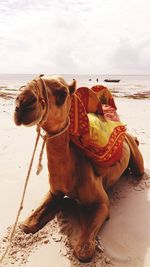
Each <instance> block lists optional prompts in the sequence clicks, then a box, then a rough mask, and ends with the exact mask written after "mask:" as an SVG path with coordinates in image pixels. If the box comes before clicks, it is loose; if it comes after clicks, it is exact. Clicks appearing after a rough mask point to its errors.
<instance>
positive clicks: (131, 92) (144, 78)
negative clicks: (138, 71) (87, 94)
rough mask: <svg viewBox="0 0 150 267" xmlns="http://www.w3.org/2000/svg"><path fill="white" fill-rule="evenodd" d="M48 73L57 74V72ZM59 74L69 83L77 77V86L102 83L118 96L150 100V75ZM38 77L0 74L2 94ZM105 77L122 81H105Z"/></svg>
mask: <svg viewBox="0 0 150 267" xmlns="http://www.w3.org/2000/svg"><path fill="white" fill-rule="evenodd" d="M48 75H50V76H51V75H54V76H55V74H48ZM57 76H62V77H63V78H64V79H65V80H66V81H67V82H68V83H71V82H72V80H73V79H76V81H77V88H78V87H81V86H87V87H89V88H91V87H92V86H93V85H98V84H102V85H104V86H106V87H108V88H109V89H110V90H111V91H112V93H113V94H114V95H115V96H117V97H129V98H130V97H131V98H136V99H141V98H147V99H149V100H150V75H107V74H102V75H101V74H93V75H91V74H86V75H79V74H59V75H58V74H57ZM36 77H38V75H37V74H0V96H1V95H2V93H5V94H7V93H8V94H9V95H13V94H14V95H15V94H16V93H17V91H18V90H19V88H20V87H21V86H23V85H25V84H27V83H28V82H30V81H31V80H32V79H34V78H36ZM105 79H111V80H116V79H117V80H120V81H119V82H105V81H104V80H105Z"/></svg>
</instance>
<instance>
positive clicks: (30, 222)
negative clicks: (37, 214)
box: [20, 216, 44, 234]
mask: <svg viewBox="0 0 150 267" xmlns="http://www.w3.org/2000/svg"><path fill="white" fill-rule="evenodd" d="M43 226H44V225H43ZM43 226H42V225H41V223H40V222H38V221H37V220H36V218H34V217H33V216H31V217H29V218H28V219H26V220H25V221H24V222H23V223H21V224H20V228H21V229H22V230H23V231H24V232H25V233H26V234H30V233H31V234H34V233H36V232H37V231H39V230H40V229H41V228H42V227H43Z"/></svg>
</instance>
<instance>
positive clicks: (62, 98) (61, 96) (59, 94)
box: [55, 90, 67, 106]
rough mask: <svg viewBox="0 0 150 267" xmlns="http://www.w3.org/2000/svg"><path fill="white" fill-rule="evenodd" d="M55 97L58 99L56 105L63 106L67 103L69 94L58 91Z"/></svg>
mask: <svg viewBox="0 0 150 267" xmlns="http://www.w3.org/2000/svg"><path fill="white" fill-rule="evenodd" d="M55 97H56V105H57V106H61V105H63V104H64V102H65V99H66V97H67V92H66V91H64V90H61V91H56V92H55Z"/></svg>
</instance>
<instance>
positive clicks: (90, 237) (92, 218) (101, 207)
mask: <svg viewBox="0 0 150 267" xmlns="http://www.w3.org/2000/svg"><path fill="white" fill-rule="evenodd" d="M93 193H95V194H96V192H93ZM108 218H109V200H108V197H107V194H106V192H105V190H104V189H103V187H101V189H100V191H99V198H97V201H95V202H93V203H89V204H88V203H87V205H86V206H85V207H84V208H83V210H81V217H80V220H81V222H80V223H81V235H80V238H79V241H78V243H77V245H76V246H75V248H74V251H75V255H76V256H77V258H78V259H79V260H81V261H83V262H85V261H89V260H90V259H91V258H92V257H93V255H94V252H95V244H96V240H95V239H96V235H97V233H98V231H99V229H100V228H101V226H102V225H103V223H104V222H105V220H106V219H108Z"/></svg>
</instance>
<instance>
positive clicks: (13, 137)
mask: <svg viewBox="0 0 150 267" xmlns="http://www.w3.org/2000/svg"><path fill="white" fill-rule="evenodd" d="M13 103H14V100H13V98H9V99H4V98H0V124H1V127H0V137H1V142H0V157H1V168H0V209H1V214H0V254H1V255H2V253H3V252H4V250H5V248H6V246H7V244H8V236H9V233H10V230H11V227H12V225H13V223H14V221H15V217H16V213H17V210H18V208H19V202H20V199H21V194H22V190H23V186H24V181H25V177H26V173H27V169H28V166H29V162H30V159H31V155H32V151H33V147H34V142H35V138H36V131H35V128H34V127H33V128H25V127H16V126H15V124H14V122H13V109H14V106H13ZM116 104H117V107H118V113H119V115H120V117H121V119H122V120H123V121H124V122H125V123H126V124H127V128H128V130H129V131H130V132H131V133H132V134H134V135H136V136H137V137H138V139H139V141H140V149H141V152H142V154H143V157H144V161H145V175H144V176H143V179H142V181H141V182H140V183H137V182H136V180H135V179H134V177H131V176H130V175H127V176H124V177H122V178H121V179H120V181H119V183H118V184H117V185H116V186H115V187H114V188H113V189H112V191H111V193H110V198H111V206H110V219H109V220H108V221H107V222H106V223H105V224H104V225H103V227H102V229H101V230H100V232H99V235H98V238H97V249H96V253H95V256H94V258H93V259H92V261H91V262H90V263H80V262H79V261H78V260H77V259H76V258H75V257H74V255H73V251H72V249H71V247H70V244H69V241H68V235H69V231H70V229H69V228H68V225H69V223H68V217H64V216H63V215H62V213H59V214H58V216H57V217H56V218H55V219H54V220H53V221H51V222H49V223H48V224H47V225H46V226H45V227H44V228H43V229H41V230H40V231H39V232H38V233H36V234H34V235H32V234H30V235H26V234H24V233H23V232H22V231H21V229H20V228H19V224H18V226H17V229H16V234H15V237H14V239H13V242H12V244H11V248H10V252H9V254H8V256H7V258H6V259H5V260H4V262H3V265H4V266H6V267H7V266H15V267H17V266H25V267H34V266H36V267H41V266H44V267H49V266H53V267H55V266H57V267H59V266H60V267H63V266H64V267H69V266H70V267H74V266H78V267H83V266H86V267H88V266H92V267H93V266H95V267H98V266H102V267H103V266H114V267H123V266H126V267H149V266H150V238H149V237H150V216H149V212H150V152H149V147H150V138H149V136H150V123H149V115H150V112H149V100H147V99H138V100H133V99H128V98H124V99H123V98H117V99H116ZM40 146H41V142H40V144H39V148H38V151H37V154H36V159H35V163H34V166H33V170H32V173H31V177H30V180H29V184H28V188H27V193H26V197H25V202H24V207H23V210H22V213H21V216H20V219H19V222H21V221H22V220H23V219H24V218H25V217H26V216H27V215H28V214H30V212H31V210H33V209H34V208H36V207H37V206H38V204H39V202H40V201H41V199H42V197H43V196H44V194H45V193H46V192H47V191H48V178H47V167H46V155H45V154H44V158H43V171H42V173H41V174H40V175H39V176H36V165H37V161H38V154H39V150H40Z"/></svg>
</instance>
